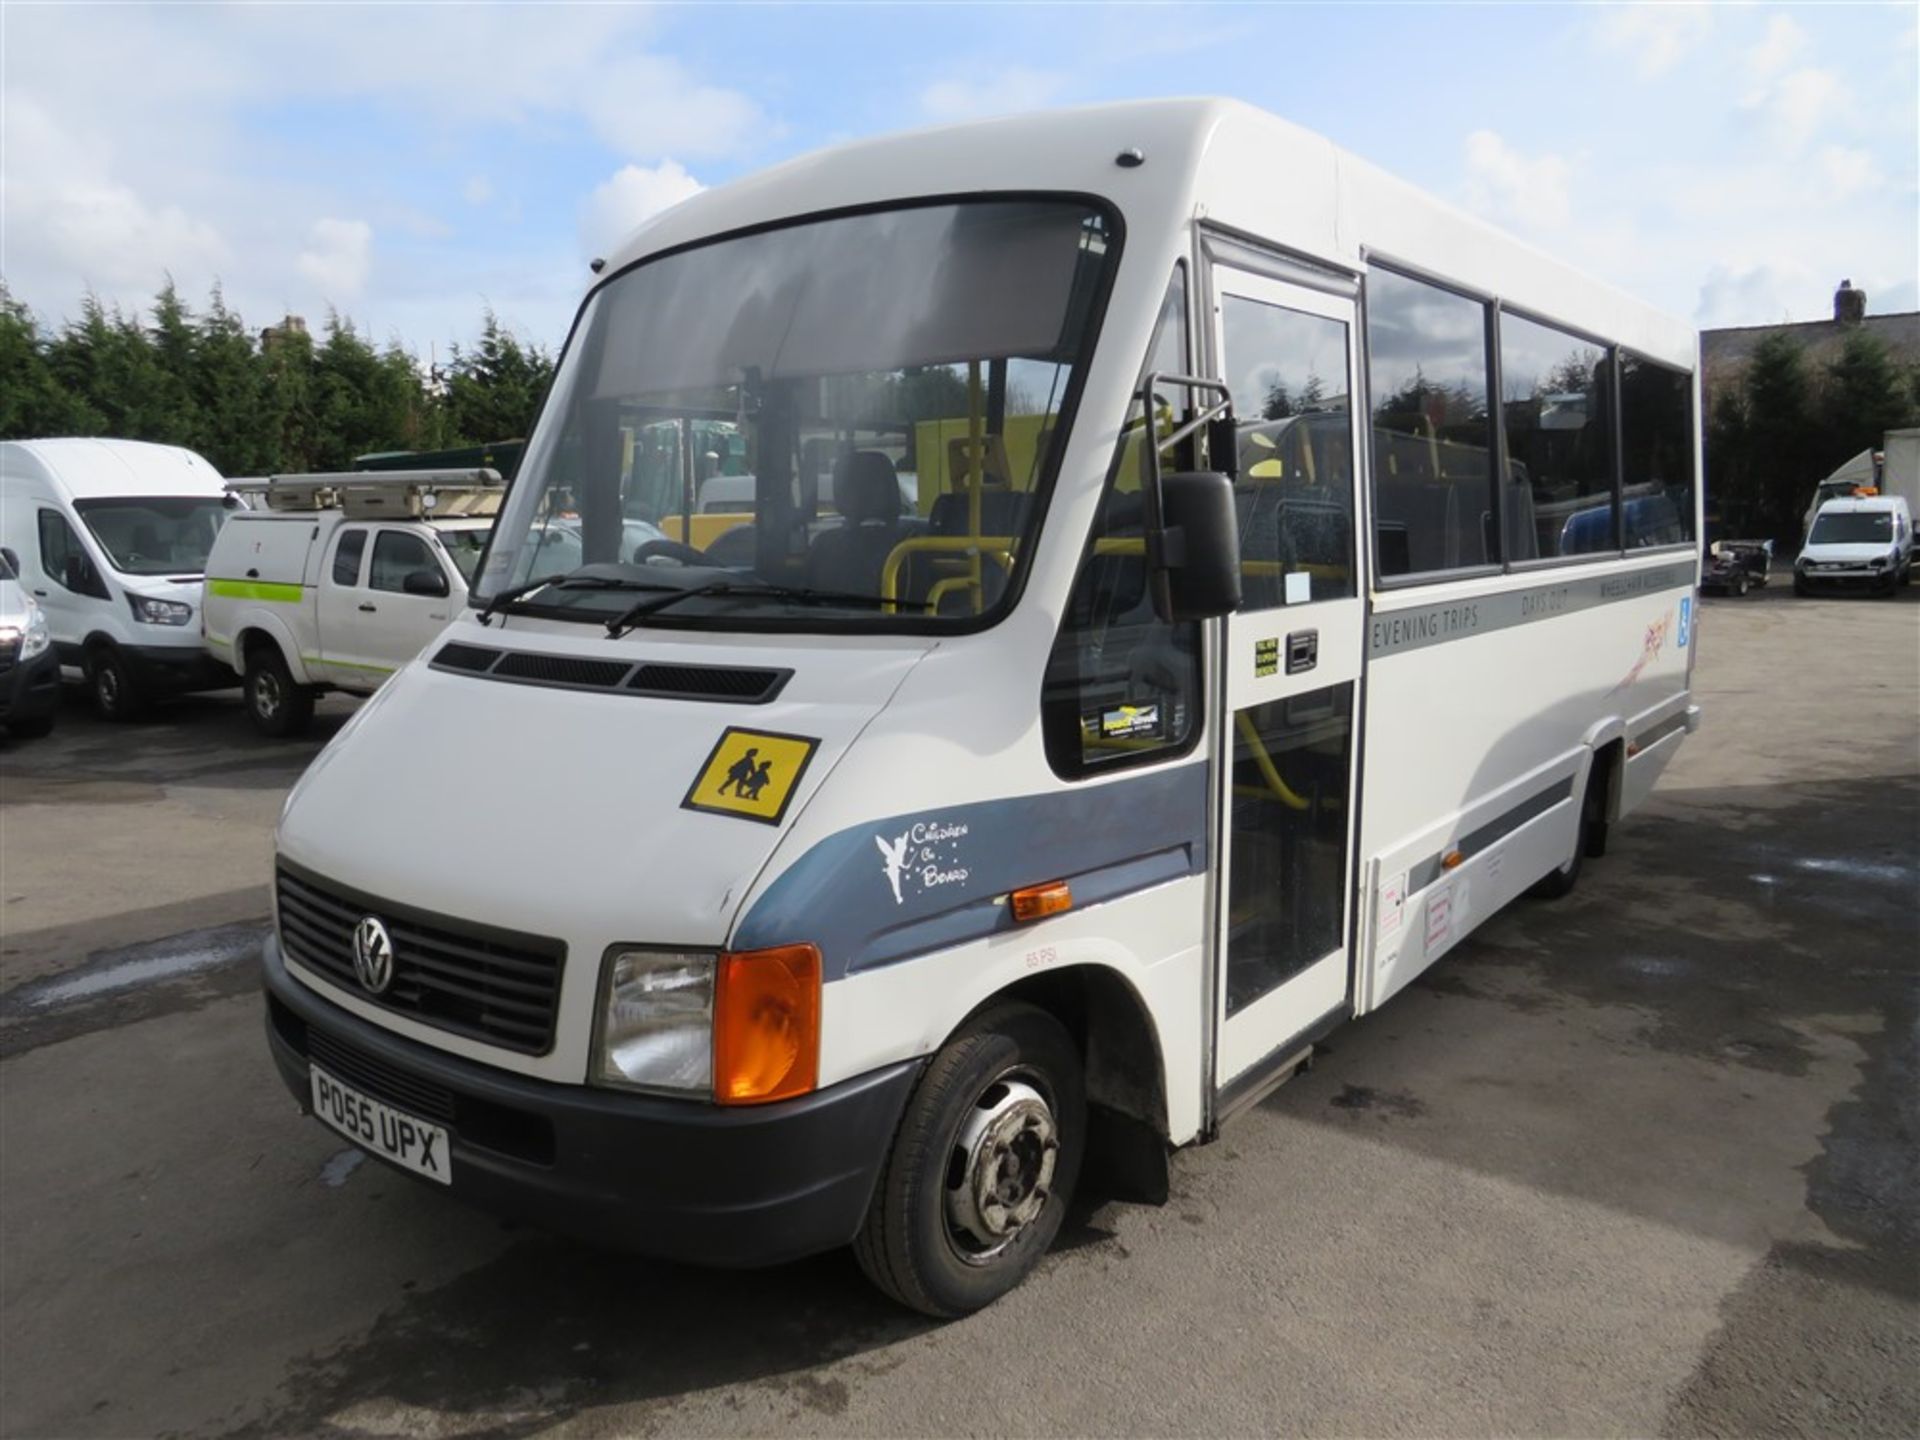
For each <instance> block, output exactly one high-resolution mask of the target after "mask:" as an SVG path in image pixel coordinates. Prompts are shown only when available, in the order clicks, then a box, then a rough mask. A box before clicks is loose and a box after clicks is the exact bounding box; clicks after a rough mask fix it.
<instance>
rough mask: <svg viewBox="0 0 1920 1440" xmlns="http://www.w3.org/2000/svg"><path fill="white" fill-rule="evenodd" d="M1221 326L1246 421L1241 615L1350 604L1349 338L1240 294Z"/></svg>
mask: <svg viewBox="0 0 1920 1440" xmlns="http://www.w3.org/2000/svg"><path fill="white" fill-rule="evenodd" d="M1220 316H1221V320H1220V324H1221V340H1222V346H1221V348H1222V349H1223V350H1224V352H1225V367H1226V380H1227V385H1228V388H1229V389H1230V390H1231V391H1232V393H1233V411H1234V415H1235V417H1236V419H1237V421H1238V435H1239V445H1238V449H1239V462H1240V463H1239V479H1238V481H1237V482H1236V483H1235V485H1234V487H1233V498H1234V505H1235V508H1236V509H1237V510H1238V511H1239V518H1240V569H1241V595H1242V597H1243V598H1242V600H1241V608H1242V609H1245V610H1266V609H1271V608H1272V607H1274V606H1276V605H1289V604H1298V603H1301V602H1303V601H1307V600H1335V599H1340V598H1342V597H1345V596H1348V595H1351V594H1353V593H1354V581H1353V439H1352V435H1353V430H1352V423H1351V419H1350V416H1349V413H1348V408H1347V389H1348V386H1347V327H1346V325H1345V324H1344V323H1343V322H1341V321H1339V320H1329V319H1327V318H1326V317H1324V316H1321V315H1310V314H1307V313H1306V312H1304V311H1300V310H1289V309H1287V308H1286V307H1284V306H1281V305H1269V304H1265V303H1263V302H1261V301H1258V300H1251V299H1248V298H1246V297H1244V296H1240V295H1232V294H1228V295H1223V296H1222V297H1221V300H1220Z"/></svg>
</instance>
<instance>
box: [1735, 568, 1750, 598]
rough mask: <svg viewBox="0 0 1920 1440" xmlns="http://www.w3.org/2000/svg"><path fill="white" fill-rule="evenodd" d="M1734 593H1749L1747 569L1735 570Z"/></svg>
mask: <svg viewBox="0 0 1920 1440" xmlns="http://www.w3.org/2000/svg"><path fill="white" fill-rule="evenodd" d="M1733 593H1734V594H1735V595H1744V594H1746V593H1747V572H1746V571H1744V570H1736V571H1734V574H1733Z"/></svg>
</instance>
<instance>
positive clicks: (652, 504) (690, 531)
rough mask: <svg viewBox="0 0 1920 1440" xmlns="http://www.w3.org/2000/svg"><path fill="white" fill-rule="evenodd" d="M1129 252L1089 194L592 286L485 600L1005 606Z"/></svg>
mask: <svg viewBox="0 0 1920 1440" xmlns="http://www.w3.org/2000/svg"><path fill="white" fill-rule="evenodd" d="M1115 249H1116V244H1115V238H1114V234H1113V227H1112V222H1111V221H1110V220H1109V219H1108V218H1107V217H1106V216H1105V215H1104V214H1103V213H1101V212H1100V211H1098V210H1096V209H1094V208H1092V207H1091V206H1089V205H1088V204H1087V203H1086V202H1084V201H1080V200H1057V199H1020V200H981V201H968V202H961V203H939V204H924V205H914V206H907V207H902V208H899V209H892V210H882V211H871V212H864V213H860V214H853V215H843V216H834V217H829V218H826V219H820V220H812V221H806V222H802V223H798V224H792V225H785V226H781V227H779V228H776V229H770V230H763V231H758V232H753V233H749V234H745V235H737V236H734V237H732V238H729V239H722V240H718V241H714V242H711V243H708V244H704V245H699V246H696V247H693V248H691V249H687V250H681V251H677V252H672V253H669V254H667V255H664V256H662V257H660V258H658V259H655V260H650V261H647V262H645V263H643V264H640V265H638V266H635V267H633V268H632V269H629V270H626V271H624V272H622V273H620V274H618V275H616V276H614V277H613V278H612V279H610V280H608V281H607V282H606V283H604V284H603V285H602V286H601V287H600V288H599V289H598V290H597V291H596V292H595V293H594V294H593V296H592V297H591V298H590V299H589V300H588V302H587V305H586V307H585V308H584V310H583V311H582V314H581V318H580V321H579V323H578V325H577V326H576V328H575V332H574V335H573V338H572V340H571V341H570V342H569V344H568V347H567V353H566V356H565V358H564V359H563V361H562V363H561V368H560V372H559V374H558V376H557V377H556V379H555V382H554V388H553V393H552V396H551V398H550V399H549V401H548V402H547V406H546V409H545V411H544V413H543V414H542V416H541V420H540V424H539V427H538V430H537V432H536V433H535V435H534V437H533V439H532V442H531V444H530V445H529V447H528V450H527V455H526V460H525V462H524V464H523V465H522V467H521V470H520V473H519V476H518V477H517V480H516V483H515V485H514V488H513V492H512V494H511V495H510V496H509V498H508V501H507V505H506V507H505V510H504V511H503V513H502V515H501V517H500V521H499V523H498V525H497V526H496V527H495V530H494V535H493V540H492V543H491V549H490V551H489V553H488V556H487V559H486V561H485V563H484V565H483V567H482V572H481V578H480V583H479V584H478V585H477V586H476V587H475V595H474V598H475V601H476V603H481V604H484V603H486V602H487V600H489V599H490V598H491V597H493V596H494V595H496V594H500V593H505V592H507V591H509V590H517V589H524V588H525V587H527V586H529V585H535V584H537V583H538V582H539V581H541V580H543V579H547V580H551V581H552V582H554V583H552V584H549V585H547V586H545V587H544V588H540V589H537V590H535V591H533V592H531V593H529V594H527V595H526V597H525V598H524V600H523V601H521V602H520V603H522V604H524V605H527V606H529V607H531V608H536V609H539V610H541V611H543V612H550V613H553V614H556V615H560V616H564V617H565V618H580V619H589V620H599V621H604V620H607V619H609V618H610V617H612V616H615V615H619V614H621V613H623V612H626V611H628V610H629V609H631V608H633V607H634V606H635V604H636V602H637V601H639V600H642V599H646V598H647V597H649V596H651V597H652V599H653V601H657V602H658V603H657V604H652V603H650V605H649V609H648V613H647V616H646V618H647V620H648V621H651V620H652V617H653V616H654V615H656V614H657V615H658V616H659V617H660V620H661V622H663V623H674V624H685V623H693V624H700V625H707V626H714V627H719V628H743V629H765V628H800V629H810V630H819V629H832V628H839V627H844V626H847V625H860V626H871V625H873V624H875V623H878V624H881V625H886V626H892V625H900V624H915V623H916V622H917V623H918V624H920V625H929V624H930V625H934V626H936V627H938V626H942V625H946V624H956V623H965V622H972V623H978V622H979V621H980V620H981V618H982V617H986V616H989V615H991V614H997V613H998V612H999V610H1000V608H1001V607H1002V603H1003V599H1004V597H1005V596H1006V595H1008V594H1011V593H1013V592H1015V591H1016V590H1017V588H1018V586H1017V583H1016V582H1017V579H1018V576H1019V574H1020V572H1021V569H1022V567H1023V566H1024V565H1025V563H1026V560H1027V555H1028V552H1029V551H1030V549H1031V545H1032V539H1033V537H1034V536H1035V535H1036V534H1037V533H1038V525H1039V512H1040V510H1041V508H1042V506H1043V505H1044V503H1045V496H1046V493H1047V490H1048V487H1049V485H1050V482H1051V477H1052V473H1053V465H1054V461H1055V460H1056V458H1057V456H1058V453H1059V450H1060V442H1061V440H1062V439H1063V438H1064V434H1065V431H1064V426H1065V425H1066V424H1067V421H1068V412H1069V409H1070V406H1071V403H1072V400H1073V397H1074V395H1075V393H1076V382H1077V380H1078V378H1079V376H1080V374H1081V373H1082V371H1083V369H1084V365H1085V360H1086V353H1087V350H1088V347H1089V346H1090V344H1091V342H1092V335H1093V330H1094V328H1095V325H1096V322H1097V319H1098V315H1097V311H1098V307H1099V304H1100V300H1101V297H1102V296H1103V294H1104V290H1105V281H1106V278H1107V274H1108V271H1109V268H1110V266H1111V264H1112V260H1113V257H1114V253H1115Z"/></svg>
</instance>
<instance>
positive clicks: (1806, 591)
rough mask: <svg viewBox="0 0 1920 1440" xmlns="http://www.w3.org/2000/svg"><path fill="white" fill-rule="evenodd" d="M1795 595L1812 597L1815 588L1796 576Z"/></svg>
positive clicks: (1794, 580) (1794, 583)
mask: <svg viewBox="0 0 1920 1440" xmlns="http://www.w3.org/2000/svg"><path fill="white" fill-rule="evenodd" d="M1793 593H1794V594H1796V595H1811V594H1812V593H1813V587H1812V586H1811V585H1809V584H1807V582H1806V581H1804V580H1802V579H1801V578H1800V577H1799V576H1798V575H1796V576H1794V577H1793Z"/></svg>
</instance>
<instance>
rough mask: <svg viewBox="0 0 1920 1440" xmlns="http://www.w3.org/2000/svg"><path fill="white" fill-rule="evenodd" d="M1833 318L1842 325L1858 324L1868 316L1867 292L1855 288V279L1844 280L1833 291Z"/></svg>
mask: <svg viewBox="0 0 1920 1440" xmlns="http://www.w3.org/2000/svg"><path fill="white" fill-rule="evenodd" d="M1833 318H1834V319H1835V320H1837V321H1839V322H1840V323H1841V324H1842V325H1858V324H1859V323H1860V322H1861V321H1862V320H1864V319H1866V318H1867V292H1866V291H1864V290H1856V289H1854V288H1853V281H1851V280H1842V281H1841V282H1840V288H1839V289H1838V290H1836V291H1834V292H1833Z"/></svg>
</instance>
